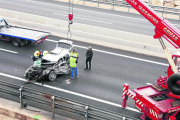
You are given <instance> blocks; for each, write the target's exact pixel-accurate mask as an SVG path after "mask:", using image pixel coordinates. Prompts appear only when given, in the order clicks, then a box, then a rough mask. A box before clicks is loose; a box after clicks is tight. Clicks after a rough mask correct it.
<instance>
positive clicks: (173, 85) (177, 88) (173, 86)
mask: <svg viewBox="0 0 180 120" xmlns="http://www.w3.org/2000/svg"><path fill="white" fill-rule="evenodd" d="M179 80H180V74H178V73H176V74H173V75H171V76H170V77H169V78H168V81H167V85H168V88H169V90H170V91H171V92H172V93H173V94H175V95H180V85H179V84H178V83H177V82H178V81H179Z"/></svg>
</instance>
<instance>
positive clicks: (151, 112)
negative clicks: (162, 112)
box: [149, 108, 159, 119]
mask: <svg viewBox="0 0 180 120" xmlns="http://www.w3.org/2000/svg"><path fill="white" fill-rule="evenodd" d="M149 111H150V114H151V115H153V116H154V117H156V118H157V119H158V118H159V117H158V114H157V113H156V111H154V110H152V109H151V108H149Z"/></svg>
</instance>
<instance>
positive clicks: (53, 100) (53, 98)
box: [52, 96, 55, 118]
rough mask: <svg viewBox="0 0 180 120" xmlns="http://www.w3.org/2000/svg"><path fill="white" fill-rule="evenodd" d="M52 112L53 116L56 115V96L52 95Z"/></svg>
mask: <svg viewBox="0 0 180 120" xmlns="http://www.w3.org/2000/svg"><path fill="white" fill-rule="evenodd" d="M52 113H53V118H54V117H55V96H52Z"/></svg>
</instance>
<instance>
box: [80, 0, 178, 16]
mask: <svg viewBox="0 0 180 120" xmlns="http://www.w3.org/2000/svg"><path fill="white" fill-rule="evenodd" d="M79 1H83V2H84V3H85V2H93V3H97V6H98V7H99V5H100V4H107V5H112V9H114V6H120V7H125V8H128V12H129V9H131V8H132V6H130V5H129V4H128V3H127V2H126V1H125V0H79ZM149 6H150V7H151V8H153V9H154V10H155V11H156V12H160V13H162V16H163V14H164V13H166V14H172V15H178V16H179V19H180V9H179V8H172V7H165V6H158V5H151V4H149Z"/></svg>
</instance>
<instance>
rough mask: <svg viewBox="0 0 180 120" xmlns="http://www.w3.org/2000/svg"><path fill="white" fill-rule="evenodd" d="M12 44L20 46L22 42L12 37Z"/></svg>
mask: <svg viewBox="0 0 180 120" xmlns="http://www.w3.org/2000/svg"><path fill="white" fill-rule="evenodd" d="M12 44H13V45H14V46H16V47H20V42H19V41H18V40H17V39H15V38H13V39H12Z"/></svg>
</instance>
